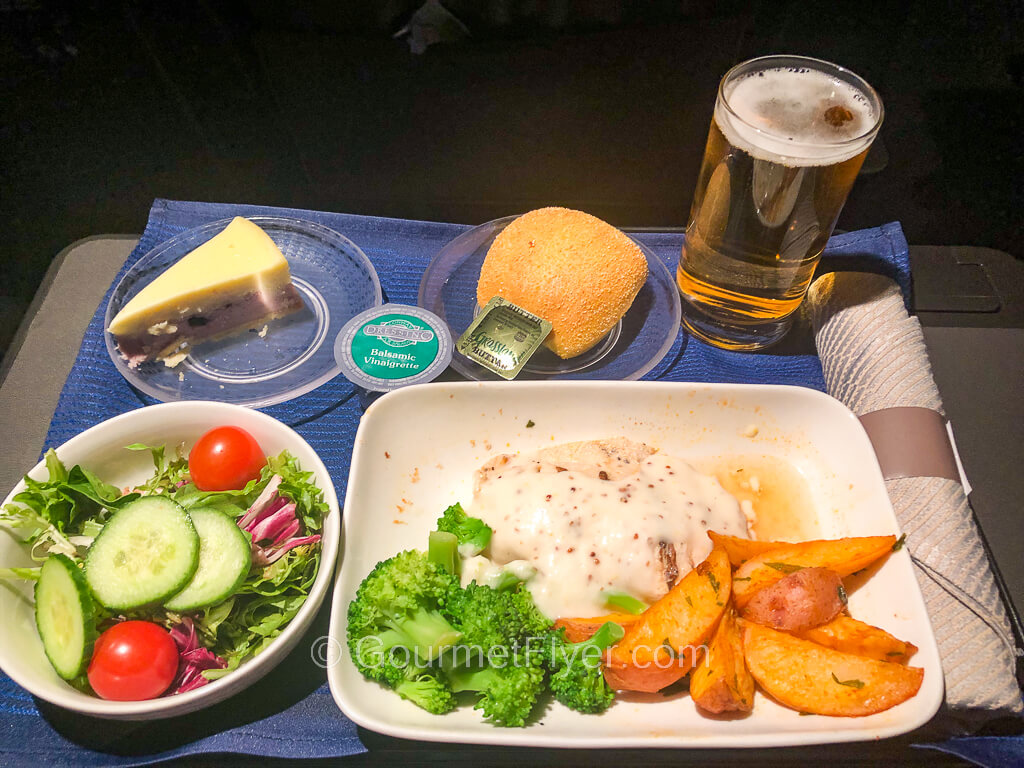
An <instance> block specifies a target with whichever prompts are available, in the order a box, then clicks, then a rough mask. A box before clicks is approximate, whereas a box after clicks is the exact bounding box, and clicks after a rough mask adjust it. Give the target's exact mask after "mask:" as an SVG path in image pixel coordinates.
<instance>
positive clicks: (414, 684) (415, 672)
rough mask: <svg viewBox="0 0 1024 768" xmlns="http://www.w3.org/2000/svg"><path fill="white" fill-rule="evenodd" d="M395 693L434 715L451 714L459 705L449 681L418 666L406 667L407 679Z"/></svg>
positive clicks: (397, 686) (430, 670)
mask: <svg viewBox="0 0 1024 768" xmlns="http://www.w3.org/2000/svg"><path fill="white" fill-rule="evenodd" d="M395 692H396V693H398V695H399V696H401V697H402V698H403V699H407V700H409V701H411V702H412V703H413V704H415V705H416V706H418V707H420V708H421V709H425V710H427V712H430V713H431V714H434V715H443V714H445V713H447V712H451V711H452V710H453V709H455V706H456V705H457V704H458V701H457V700H456V699H455V694H454V693H453V692H452V688H451V685H449V684H448V681H447V680H445V679H443V678H441V677H439V676H438V674H437V672H436V671H435V670H432V669H430V668H427V667H421V666H417V665H410V666H408V667H406V670H405V677H404V679H402V680H401V681H400V682H399V683H398V685H396V686H395Z"/></svg>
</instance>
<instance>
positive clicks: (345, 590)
mask: <svg viewBox="0 0 1024 768" xmlns="http://www.w3.org/2000/svg"><path fill="white" fill-rule="evenodd" d="M612 437H626V438H630V439H632V440H634V441H639V442H644V443H647V444H648V445H651V446H653V447H656V448H658V449H660V450H661V451H663V452H664V453H665V454H667V455H669V456H677V457H680V458H682V459H686V460H687V461H690V462H691V463H693V464H694V465H695V466H698V467H701V466H709V465H716V464H718V463H719V462H721V461H723V460H725V461H730V460H739V459H742V460H743V462H744V463H745V465H746V466H748V467H754V466H757V465H756V463H755V462H758V461H767V462H773V461H776V462H782V463H783V464H785V465H788V466H789V467H790V468H791V469H792V470H793V471H795V472H796V473H797V474H798V475H799V476H800V477H801V478H802V479H803V481H804V482H803V485H804V486H805V488H806V497H807V499H808V501H807V504H808V506H809V507H810V510H809V512H810V513H811V516H810V522H809V523H808V522H805V523H804V525H805V527H804V528H803V530H802V532H801V533H799V534H794V533H793V532H789V533H788V535H782V534H779V535H778V538H779V539H782V540H787V541H795V540H806V539H816V538H840V537H844V536H871V535H886V534H895V535H897V536H898V535H899V533H900V530H899V525H898V523H897V520H896V516H895V514H894V512H893V508H892V505H891V504H890V502H889V497H888V495H887V493H886V490H885V484H884V481H883V479H882V473H881V471H880V470H879V467H878V462H877V460H876V458H875V455H874V452H873V451H872V448H871V443H870V442H869V440H868V437H867V434H866V433H865V432H864V429H863V427H861V425H860V422H859V421H858V420H857V418H856V417H855V416H854V415H853V414H852V413H851V412H850V411H849V410H848V409H847V408H846V407H845V406H843V405H842V404H841V403H840V402H839V401H837V400H834V399H833V398H831V397H829V396H828V395H824V394H822V393H820V392H816V391H814V390H810V389H805V388H803V387H792V386H769V385H749V384H689V383H668V382H599V381H593V382H507V383H505V382H502V383H447V384H445V383H441V384H439V383H434V384H426V385H422V386H416V387H408V388H406V389H402V390H398V391H396V392H392V393H389V394H387V395H385V396H384V397H382V398H380V399H379V400H378V401H376V402H375V403H374V404H373V405H371V406H370V407H369V408H368V409H367V411H366V413H365V415H364V416H363V419H362V421H361V423H360V426H359V432H358V434H357V435H356V440H355V444H354V446H353V454H352V468H351V472H350V475H349V481H348V487H347V492H346V498H345V513H344V520H345V553H344V555H343V557H342V567H341V569H340V571H339V575H338V580H337V584H336V586H335V590H334V597H333V603H332V610H331V625H330V637H331V641H332V642H331V644H330V648H331V649H332V650H333V651H334V652H335V653H336V658H334V659H332V660H331V661H332V663H330V664H328V670H327V677H328V682H329V683H330V688H331V692H332V693H333V695H334V698H335V701H336V702H337V703H338V706H339V707H340V708H341V709H342V710H343V711H344V712H345V714H347V715H348V716H349V717H350V718H351V719H352V720H354V721H355V722H356V723H358V724H359V725H362V726H364V727H366V728H370V729H372V730H374V731H379V732H381V733H386V734H389V735H392V736H398V737H401V738H407V739H421V740H429V741H452V742H467V743H477V744H507V745H518V746H543V747H588V748H630V747H681V748H709V747H725V748H754V747H771V746H787V745H788V746H795V745H805V744H820V743H828V742H846V741H861V740H874V739H880V738H885V737H889V736H894V735H897V734H900V733H906V732H908V731H912V730H914V729H915V728H918V727H920V726H921V725H923V724H925V723H926V722H928V720H930V719H931V717H932V716H933V715H934V714H935V712H936V711H937V709H938V707H939V705H940V704H941V702H942V695H943V678H942V669H941V665H940V662H939V655H938V650H937V647H936V644H935V638H934V635H933V633H932V627H931V623H930V622H929V619H928V615H927V613H926V611H925V606H924V601H923V599H922V597H921V592H920V590H919V589H918V585H917V580H916V579H915V576H914V571H913V567H912V564H911V561H910V555H909V553H908V552H907V551H906V549H905V548H904V549H901V550H900V551H896V552H894V553H892V555H890V556H888V557H887V558H886V559H885V560H884V562H882V563H881V565H880V567H878V568H877V569H875V568H872V569H871V575H870V577H869V578H867V579H866V581H864V582H863V583H861V584H857V585H856V586H855V588H851V590H850V595H849V606H850V612H851V614H852V616H854V617H855V618H858V619H860V620H862V621H866V622H868V623H869V624H874V625H876V626H879V627H882V628H883V629H886V630H887V631H889V632H892V633H893V634H894V635H896V636H897V637H899V638H902V639H906V640H908V641H910V642H912V643H914V644H915V645H916V646H917V647H918V649H919V650H918V652H917V653H916V654H915V655H914V656H913V657H912V658H911V660H910V665H911V666H915V667H923V668H924V682H923V684H922V686H921V689H920V691H919V692H918V694H917V695H916V696H914V697H913V698H911V699H909V700H908V701H905V702H903V703H901V704H899V705H897V706H895V707H893V708H891V709H889V710H887V711H884V712H880V713H877V714H874V715H870V716H868V717H802V716H800V714H799V713H798V712H796V711H794V710H792V709H787V708H785V707H783V706H781V705H779V704H777V703H776V702H774V701H773V700H771V699H770V698H769V697H768V696H767V695H765V694H763V693H761V692H760V691H759V692H758V693H757V695H756V697H755V703H754V709H753V712H751V713H750V715H749V716H747V717H709V716H704V715H701V714H700V713H699V712H698V711H697V709H696V707H695V706H694V703H693V701H692V700H690V698H689V696H688V694H685V693H681V692H677V693H674V694H673V695H671V696H662V695H661V694H623V695H620V696H619V697H618V699H617V701H616V702H615V703H614V704H613V705H612V707H611V708H610V709H608V710H607V711H606V712H604V713H602V714H600V715H584V714H580V713H577V712H573V711H570V710H568V709H566V708H565V707H563V706H561V705H560V704H557V703H553V704H550V705H549V706H548V707H547V708H546V709H544V711H543V713H542V714H541V715H540V717H539V719H538V720H537V721H536V722H532V723H530V724H528V726H527V727H525V728H497V727H494V726H492V725H489V724H488V723H486V722H484V720H483V718H482V716H481V713H480V712H479V711H477V710H474V709H473V708H472V706H471V705H469V704H466V705H463V706H461V707H459V708H458V709H457V710H456V711H454V712H451V713H449V714H446V715H443V716H437V715H432V714H429V713H428V712H425V711H424V710H422V709H419V708H418V707H416V706H415V705H413V704H411V703H410V702H408V701H403V700H401V699H400V698H399V697H398V696H397V695H396V694H395V693H394V692H393V691H390V690H387V689H385V688H384V687H383V686H381V685H379V684H377V683H374V682H370V681H368V680H365V679H364V678H363V677H362V675H361V674H360V673H359V671H358V670H357V669H356V667H355V665H354V664H353V663H352V660H351V659H350V658H349V655H348V650H347V646H346V629H347V612H346V609H347V607H348V605H349V603H350V602H351V600H352V599H353V598H354V597H355V593H356V589H357V588H358V586H359V584H360V582H361V581H362V579H363V578H365V576H366V575H367V574H368V573H369V572H370V570H371V569H372V568H373V566H374V565H375V564H376V563H377V562H378V561H379V560H384V559H386V558H388V557H391V556H393V555H395V554H397V553H398V552H400V551H402V550H405V549H420V550H425V549H426V547H427V537H428V534H429V532H430V531H431V530H432V529H433V528H434V527H435V526H436V520H437V518H438V517H439V516H440V515H441V514H442V512H443V511H444V509H445V508H446V507H448V506H449V505H450V504H454V503H455V502H461V503H462V504H463V505H466V507H467V512H468V513H469V514H472V512H473V510H472V505H471V502H472V498H473V474H474V471H475V470H476V469H477V468H479V467H480V466H481V465H483V464H484V463H485V462H486V461H487V460H488V459H489V458H490V457H492V456H494V455H496V454H500V453H520V452H523V453H525V452H531V451H536V450H538V449H540V448H543V447H546V446H552V445H557V444H559V443H568V442H573V441H577V440H595V439H605V438H612ZM766 466H767V465H766ZM762 477H764V475H762ZM754 490H755V491H756V490H757V489H756V488H755V489H754ZM785 498H786V500H787V502H788V500H789V499H790V498H795V494H786V495H785ZM756 511H757V507H755V512H756ZM762 511H764V508H763V507H762ZM808 526H809V527H808Z"/></svg>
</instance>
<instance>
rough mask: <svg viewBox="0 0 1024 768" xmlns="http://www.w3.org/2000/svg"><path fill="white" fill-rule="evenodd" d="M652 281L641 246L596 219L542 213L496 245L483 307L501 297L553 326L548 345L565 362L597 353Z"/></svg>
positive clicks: (488, 262)
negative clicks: (600, 343) (597, 347)
mask: <svg viewBox="0 0 1024 768" xmlns="http://www.w3.org/2000/svg"><path fill="white" fill-rule="evenodd" d="M645 280H647V259H646V258H645V257H644V254H643V251H641V250H640V248H639V246H637V244H636V243H634V242H633V241H632V240H630V239H629V238H628V237H626V235H624V234H623V233H622V232H620V231H619V230H617V229H616V228H615V227H613V226H611V225H610V224H607V223H605V222H603V221H601V219H599V218H597V217H596V216H591V215H590V214H588V213H582V212H581V211H573V210H570V209H568V208H541V209H539V210H536V211H530V212H529V213H527V214H524V215H523V216H520V217H519V218H518V219H516V220H515V221H513V222H512V223H511V224H509V225H508V226H507V227H506V228H505V229H504V230H503V231H502V232H501V234H499V235H498V237H497V238H495V240H494V243H493V244H492V245H491V248H490V250H489V251H488V252H487V257H486V258H485V259H484V263H483V267H482V268H481V270H480V282H479V283H478V284H477V301H478V302H479V304H480V306H484V305H485V304H486V303H487V302H488V301H490V300H491V299H492V298H494V296H501V297H503V298H505V299H507V300H508V301H511V302H512V303H513V304H516V305H518V306H520V307H522V308H523V309H526V310H528V311H530V312H532V313H533V314H535V315H537V316H538V317H542V318H544V319H545V320H548V321H549V322H550V323H551V326H552V328H551V333H550V334H549V335H548V337H547V339H545V341H544V344H545V345H546V346H547V347H548V348H550V349H551V350H552V351H553V352H554V353H555V354H556V355H558V356H559V357H561V358H570V357H576V356H577V355H580V354H582V353H584V352H586V351H587V350H588V349H590V348H591V347H593V346H594V345H595V344H597V342H598V341H600V340H601V339H602V338H603V337H604V336H605V334H607V333H608V331H610V330H611V328H612V327H613V326H614V325H615V324H616V323H617V322H618V321H619V320H620V319H621V318H622V316H623V315H625V314H626V310H628V309H629V307H630V305H631V304H632V303H633V299H634V298H636V294H637V292H638V291H639V290H640V288H641V287H642V286H643V284H644V281H645Z"/></svg>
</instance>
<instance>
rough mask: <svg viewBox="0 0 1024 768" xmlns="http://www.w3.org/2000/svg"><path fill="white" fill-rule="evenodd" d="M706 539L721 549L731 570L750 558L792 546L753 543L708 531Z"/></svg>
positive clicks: (780, 542) (780, 543)
mask: <svg viewBox="0 0 1024 768" xmlns="http://www.w3.org/2000/svg"><path fill="white" fill-rule="evenodd" d="M708 538H710V539H711V541H713V542H714V543H715V546H716V547H721V548H722V549H724V550H725V553H726V554H727V555H729V562H730V563H732V567H733V568H739V567H740V566H741V565H743V564H744V563H745V562H747V560H749V559H750V558H752V557H757V556H758V555H760V554H762V553H764V552H768V551H769V550H772V549H778V548H779V547H789V546H792V545H791V544H790V543H789V542H786V541H754V540H753V539H741V538H740V537H739V536H729V535H727V534H725V533H715V532H714V531H708Z"/></svg>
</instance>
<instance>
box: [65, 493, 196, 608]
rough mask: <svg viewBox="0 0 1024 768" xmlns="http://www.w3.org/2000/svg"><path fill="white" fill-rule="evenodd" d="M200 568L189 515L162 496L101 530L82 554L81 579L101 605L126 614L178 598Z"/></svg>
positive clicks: (134, 506)
mask: <svg viewBox="0 0 1024 768" xmlns="http://www.w3.org/2000/svg"><path fill="white" fill-rule="evenodd" d="M198 565H199V536H198V535H196V529H195V526H193V525H192V520H191V519H190V518H189V516H188V513H187V512H185V510H183V509H182V508H181V507H180V506H179V505H177V504H175V503H174V502H173V501H171V500H170V499H168V498H167V497H165V496H144V497H143V498H141V499H138V500H137V501H133V502H131V503H130V504H126V505H125V506H123V507H121V509H119V510H117V512H115V513H114V514H113V515H112V516H111V517H110V519H109V520H108V521H107V524H106V525H104V526H103V530H102V531H100V533H99V535H98V536H97V537H96V540H95V541H94V542H93V543H92V546H91V547H89V551H88V553H87V554H86V556H85V580H86V581H87V582H88V584H89V588H90V589H91V590H92V593H93V595H95V596H96V599H97V600H99V601H100V603H101V604H102V605H105V606H106V607H107V608H110V609H112V610H115V611H126V610H129V609H131V608H139V607H141V606H144V605H150V604H152V603H159V602H160V601H162V600H165V599H167V598H168V597H170V596H171V595H175V594H177V593H178V592H180V591H181V588H182V587H184V586H185V585H186V584H188V582H189V580H190V579H191V578H192V575H193V574H194V573H195V572H196V567H197V566H198Z"/></svg>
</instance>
